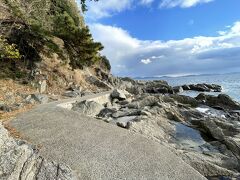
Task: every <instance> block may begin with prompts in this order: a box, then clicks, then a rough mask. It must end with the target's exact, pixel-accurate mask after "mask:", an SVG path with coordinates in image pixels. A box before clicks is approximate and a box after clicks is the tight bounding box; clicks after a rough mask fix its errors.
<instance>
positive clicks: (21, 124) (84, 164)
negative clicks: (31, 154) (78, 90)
mask: <svg viewBox="0 0 240 180" xmlns="http://www.w3.org/2000/svg"><path fill="white" fill-rule="evenodd" d="M104 94H105V95H106V94H107V93H104ZM100 95H103V94H100ZM100 95H96V96H100ZM96 96H94V97H96ZM88 98H93V96H90V97H85V98H82V99H83V100H84V99H88ZM75 100H76V99H71V100H64V101H61V102H55V103H49V104H45V105H40V106H38V107H37V108H35V109H33V110H31V111H30V112H27V113H25V114H22V115H20V116H19V117H18V118H16V119H15V120H13V121H12V122H11V125H12V126H13V127H15V128H16V129H17V130H18V131H20V132H21V133H22V134H23V135H25V136H26V137H27V138H29V139H30V141H31V142H32V143H33V144H39V145H41V146H42V148H41V150H40V153H41V154H42V155H43V156H44V157H46V158H49V159H51V160H54V161H57V162H62V163H66V164H67V165H69V166H70V167H71V168H72V169H74V170H76V171H77V173H78V175H79V179H83V180H85V179H86V180H88V179H93V180H95V179H96V180H100V179H103V180H114V179H127V180H128V179H129V180H133V179H136V180H141V179H144V180H145V179H146V180H149V179H151V180H154V179H160V180H167V179H176V180H193V179H194V180H198V179H205V178H204V177H202V176H201V175H200V174H199V173H198V172H197V171H196V170H194V169H193V168H191V167H190V166H189V165H187V164H186V163H185V162H184V161H182V160H181V159H180V158H178V157H177V156H176V155H175V154H173V153H172V152H170V151H169V150H168V149H167V148H166V147H164V146H163V145H161V144H159V143H157V142H155V141H153V140H150V139H147V138H145V137H143V136H141V135H138V134H134V133H132V132H130V131H128V130H125V129H122V128H119V127H117V126H114V125H111V124H108V123H105V122H103V121H100V120H97V119H94V118H90V117H87V116H84V115H80V114H78V113H77V112H73V111H70V110H67V109H64V108H61V107H59V106H57V105H58V104H61V103H63V102H64V103H66V102H72V101H75ZM78 100H79V99H78Z"/></svg>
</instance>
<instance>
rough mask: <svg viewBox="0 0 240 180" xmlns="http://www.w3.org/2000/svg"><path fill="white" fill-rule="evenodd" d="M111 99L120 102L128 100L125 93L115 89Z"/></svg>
mask: <svg viewBox="0 0 240 180" xmlns="http://www.w3.org/2000/svg"><path fill="white" fill-rule="evenodd" d="M111 97H112V98H113V99H118V100H120V101H121V100H125V99H126V96H125V94H124V92H123V91H121V90H119V89H114V90H113V92H112V93H111Z"/></svg>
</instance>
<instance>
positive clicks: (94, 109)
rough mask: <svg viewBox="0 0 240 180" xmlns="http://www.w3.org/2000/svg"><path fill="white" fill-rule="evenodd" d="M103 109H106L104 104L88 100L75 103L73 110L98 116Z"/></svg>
mask: <svg viewBox="0 0 240 180" xmlns="http://www.w3.org/2000/svg"><path fill="white" fill-rule="evenodd" d="M103 109H104V106H103V105H102V104H99V103H97V102H95V101H87V100H85V101H82V102H78V103H75V104H73V107H72V110H74V111H77V112H80V113H81V114H84V115H88V116H96V115H98V114H99V112H100V111H101V110H103Z"/></svg>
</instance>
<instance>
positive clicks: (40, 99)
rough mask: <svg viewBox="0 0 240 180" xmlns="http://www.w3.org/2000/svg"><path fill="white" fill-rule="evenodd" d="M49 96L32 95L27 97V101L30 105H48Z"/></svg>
mask: <svg viewBox="0 0 240 180" xmlns="http://www.w3.org/2000/svg"><path fill="white" fill-rule="evenodd" d="M48 100H49V98H48V96H47V95H44V94H31V95H29V96H27V97H26V99H25V101H26V102H27V103H30V104H34V103H40V104H45V103H48Z"/></svg>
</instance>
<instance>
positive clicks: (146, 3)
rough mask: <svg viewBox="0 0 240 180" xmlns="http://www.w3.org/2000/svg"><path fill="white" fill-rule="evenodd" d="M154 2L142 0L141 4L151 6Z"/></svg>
mask: <svg viewBox="0 0 240 180" xmlns="http://www.w3.org/2000/svg"><path fill="white" fill-rule="evenodd" d="M153 1H154V0H141V1H140V4H142V5H150V4H152V3H153Z"/></svg>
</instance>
